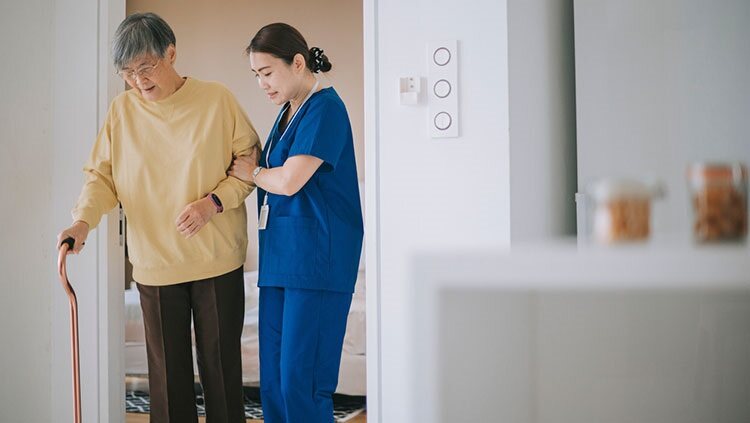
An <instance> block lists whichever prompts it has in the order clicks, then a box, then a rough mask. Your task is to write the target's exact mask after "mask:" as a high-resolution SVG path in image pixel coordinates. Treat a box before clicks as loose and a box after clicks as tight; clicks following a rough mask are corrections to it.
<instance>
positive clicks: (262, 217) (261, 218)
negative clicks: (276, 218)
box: [258, 204, 268, 231]
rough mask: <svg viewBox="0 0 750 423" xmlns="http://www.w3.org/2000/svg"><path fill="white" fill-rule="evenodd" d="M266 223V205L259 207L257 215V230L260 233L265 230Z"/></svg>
mask: <svg viewBox="0 0 750 423" xmlns="http://www.w3.org/2000/svg"><path fill="white" fill-rule="evenodd" d="M267 223H268V204H264V205H262V206H260V213H259V214H258V229H259V230H261V231H262V230H264V229H266V224H267Z"/></svg>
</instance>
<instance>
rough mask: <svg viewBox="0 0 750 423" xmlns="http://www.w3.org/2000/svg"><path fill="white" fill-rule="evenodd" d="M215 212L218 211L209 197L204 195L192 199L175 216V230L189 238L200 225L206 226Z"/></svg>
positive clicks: (196, 231) (199, 228) (198, 229)
mask: <svg viewBox="0 0 750 423" xmlns="http://www.w3.org/2000/svg"><path fill="white" fill-rule="evenodd" d="M216 213H218V212H217V210H216V205H215V204H214V202H213V201H211V199H210V198H208V197H204V198H201V199H200V200H198V201H193V202H192V203H190V204H188V205H187V206H185V208H184V209H183V210H182V213H180V215H179V216H177V220H176V221H175V224H176V225H177V230H178V231H179V232H180V233H181V234H182V236H184V237H185V238H190V237H192V236H193V235H195V234H196V233H198V231H200V230H201V228H202V227H204V226H206V223H208V221H209V220H211V218H212V217H214V215H215V214H216Z"/></svg>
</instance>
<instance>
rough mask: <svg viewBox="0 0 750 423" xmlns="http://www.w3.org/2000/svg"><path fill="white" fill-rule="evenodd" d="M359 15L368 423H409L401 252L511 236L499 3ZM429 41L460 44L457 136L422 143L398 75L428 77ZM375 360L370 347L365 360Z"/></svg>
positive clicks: (422, 118) (403, 7) (423, 116)
mask: <svg viewBox="0 0 750 423" xmlns="http://www.w3.org/2000/svg"><path fill="white" fill-rule="evenodd" d="M369 12H373V13H374V16H375V26H376V30H377V34H376V37H375V40H373V42H374V46H375V55H376V58H375V60H377V61H378V62H376V63H377V65H376V66H375V67H374V69H372V70H373V71H374V72H375V75H374V79H375V82H376V83H377V84H378V87H377V96H378V100H377V101H378V104H377V113H378V115H377V117H376V119H377V121H376V122H375V126H376V128H377V129H376V133H377V137H378V145H377V150H376V151H375V152H374V153H375V154H376V155H377V157H373V158H371V159H368V160H372V162H376V161H379V164H380V169H379V170H378V172H377V173H375V172H373V173H370V171H369V169H368V174H367V180H368V181H372V180H373V179H371V177H373V178H377V185H378V190H379V191H378V193H377V195H379V200H380V202H379V204H378V207H379V219H380V220H379V222H378V224H379V227H380V239H379V255H380V257H379V259H380V268H379V272H380V274H379V279H380V291H379V294H380V301H381V313H380V316H379V317H380V321H379V326H380V336H381V354H382V355H381V357H380V359H381V361H380V363H379V364H380V366H381V371H382V375H381V378H382V386H381V389H380V395H381V396H382V397H381V398H380V402H381V404H382V414H381V415H380V416H378V420H375V421H381V422H389V423H390V422H407V421H409V409H410V407H411V403H410V396H409V386H407V384H406V380H407V379H406V378H405V375H406V374H407V372H408V371H409V368H408V358H407V354H405V353H404V351H405V348H409V345H410V342H411V340H410V339H408V328H407V325H406V323H407V322H406V321H405V317H406V316H408V313H409V309H408V296H409V292H410V287H409V286H410V283H411V282H412V277H411V267H410V263H411V257H412V256H413V255H414V253H415V252H417V251H420V250H424V249H438V250H443V249H462V248H468V247H483V246H486V247H503V246H507V245H508V244H509V241H510V216H509V213H510V212H509V201H508V200H509V198H510V188H509V164H508V154H509V141H508V87H507V84H508V59H507V19H506V2H505V1H494V0H481V1H472V2H468V3H459V2H455V1H449V0H439V1H433V2H429V3H426V2H421V1H398V0H379V1H377V2H376V3H375V4H374V10H370V9H366V12H365V13H366V15H367V14H368V13H369ZM433 39H436V40H439V39H456V40H458V55H459V64H458V74H459V90H460V91H459V107H460V110H459V115H460V119H461V126H460V128H461V136H460V137H459V138H454V139H431V138H429V135H428V133H427V106H426V105H425V104H422V105H420V106H417V107H412V106H400V105H399V102H398V90H397V87H398V85H397V81H398V78H399V77H403V76H423V77H426V76H427V57H428V56H427V43H428V41H430V40H433ZM367 41H368V40H366V42H367ZM366 100H367V99H366ZM368 133H370V132H368ZM368 142H369V140H368ZM372 162H370V161H368V163H372ZM368 186H369V187H372V185H371V183H370V182H368ZM373 195H374V194H373ZM374 198H375V197H374V196H372V195H370V194H368V210H374V208H371V207H372V206H375V204H373V201H374ZM368 222H370V223H371V221H370V220H369V219H368ZM369 245H372V244H369ZM368 251H371V250H369V249H368ZM369 263H370V262H368V266H369ZM369 277H370V274H369V273H368V280H371V279H369ZM368 285H369V284H368ZM369 286H370V287H372V285H369ZM370 293H373V290H372V289H371V288H369V287H368V296H369V295H370ZM372 318H373V317H372V315H371V314H368V320H369V319H372ZM368 325H369V323H368ZM370 328H372V326H368V329H370ZM374 353H375V351H372V349H369V350H368V359H369V360H373V359H375V358H376V357H377V355H376V354H374ZM373 376H374V375H368V378H369V380H371V379H372V377H373ZM371 387H372V385H370V386H369V387H368V392H369V393H372V392H373V390H372V389H370V388H371ZM370 416H371V414H370V412H368V418H369V417H370Z"/></svg>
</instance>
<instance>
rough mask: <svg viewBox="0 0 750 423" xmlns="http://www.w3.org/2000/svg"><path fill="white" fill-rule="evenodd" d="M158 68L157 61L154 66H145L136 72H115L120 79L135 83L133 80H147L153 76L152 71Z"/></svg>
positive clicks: (126, 70)
mask: <svg viewBox="0 0 750 423" xmlns="http://www.w3.org/2000/svg"><path fill="white" fill-rule="evenodd" d="M157 66H159V61H157V62H156V64H153V65H146V66H141V67H140V68H138V69H136V70H130V69H122V70H119V71H117V74H118V75H120V77H121V78H122V79H125V80H127V81H135V78H136V77H138V78H141V79H143V78H149V77H151V75H153V74H154V69H156V67H157Z"/></svg>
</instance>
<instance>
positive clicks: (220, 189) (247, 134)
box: [213, 94, 260, 210]
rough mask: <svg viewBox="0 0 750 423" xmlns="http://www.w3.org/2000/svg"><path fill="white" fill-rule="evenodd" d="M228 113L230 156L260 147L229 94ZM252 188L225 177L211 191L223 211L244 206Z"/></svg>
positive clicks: (252, 130) (250, 185)
mask: <svg viewBox="0 0 750 423" xmlns="http://www.w3.org/2000/svg"><path fill="white" fill-rule="evenodd" d="M229 112H230V113H231V115H232V122H231V125H233V129H232V134H233V139H232V141H231V142H232V156H233V157H239V156H246V155H249V154H250V153H251V151H252V149H253V148H254V147H255V146H258V147H259V146H260V139H259V138H258V133H257V132H256V131H255V128H253V125H252V123H251V122H250V119H249V118H248V117H247V115H246V114H245V112H244V111H243V110H242V108H241V107H240V105H239V104H238V103H237V100H235V98H234V96H232V95H231V94H229ZM254 188H255V185H252V184H249V183H247V182H244V181H242V180H240V179H237V178H235V177H234V176H227V177H226V178H224V179H222V180H221V181H220V182H219V183H218V185H217V186H216V188H214V189H213V193H214V194H216V195H217V196H218V197H219V199H220V200H221V204H222V206H223V207H224V210H229V209H233V208H236V207H239V206H240V205H241V204H244V202H245V198H247V196H248V195H250V193H251V192H252V191H253V189H254Z"/></svg>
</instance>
